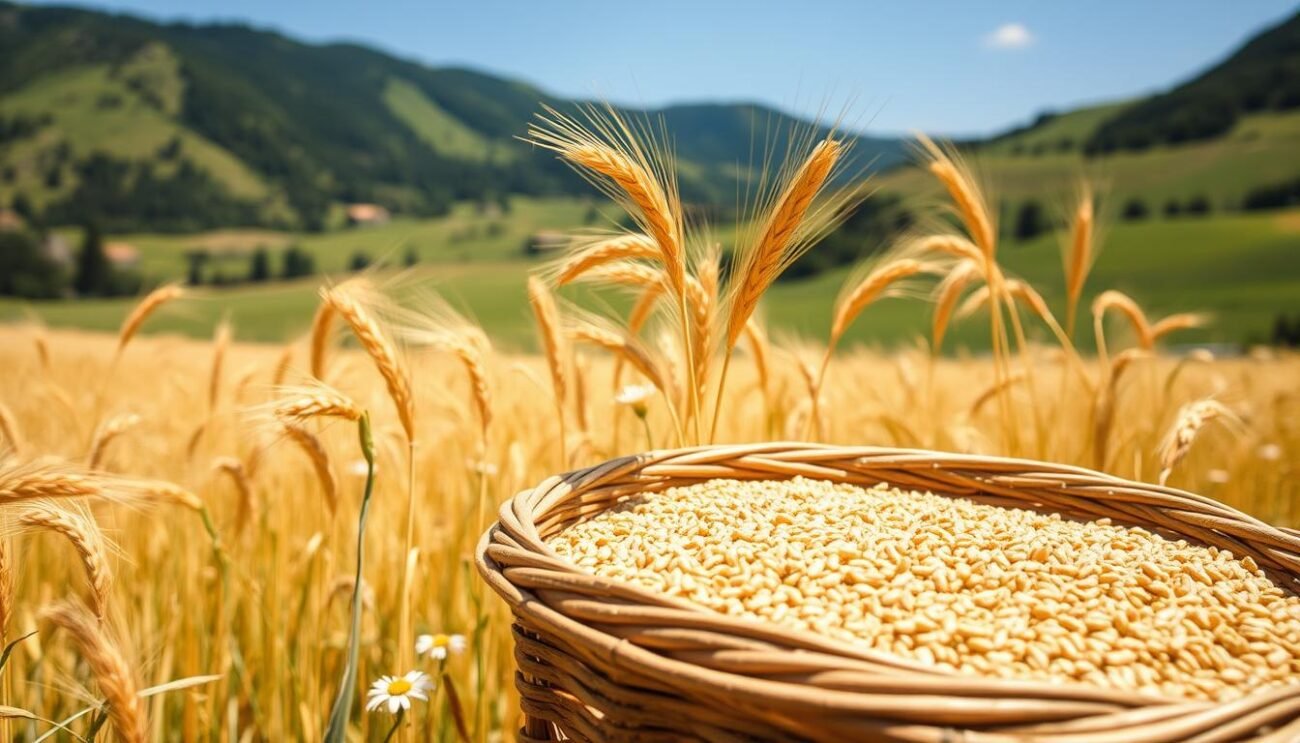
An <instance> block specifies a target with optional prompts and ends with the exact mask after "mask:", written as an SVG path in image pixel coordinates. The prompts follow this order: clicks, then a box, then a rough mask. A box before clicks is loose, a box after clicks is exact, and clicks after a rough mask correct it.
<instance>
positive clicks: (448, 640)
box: [415, 634, 466, 660]
mask: <svg viewBox="0 0 1300 743" xmlns="http://www.w3.org/2000/svg"><path fill="white" fill-rule="evenodd" d="M465 647H466V642H465V636H464V635H443V634H437V635H420V636H419V637H417V638H415V652H416V654H417V655H428V656H429V657H430V658H433V659H434V660H446V658H447V653H448V652H451V653H456V654H459V653H463V652H465Z"/></svg>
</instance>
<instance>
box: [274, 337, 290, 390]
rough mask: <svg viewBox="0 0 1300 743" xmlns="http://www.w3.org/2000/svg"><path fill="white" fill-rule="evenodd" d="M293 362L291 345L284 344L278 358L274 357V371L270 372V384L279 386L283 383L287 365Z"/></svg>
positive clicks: (287, 373)
mask: <svg viewBox="0 0 1300 743" xmlns="http://www.w3.org/2000/svg"><path fill="white" fill-rule="evenodd" d="M291 364H293V346H291V345H286V346H285V347H284V348H283V349H281V351H280V358H278V359H276V362H275V368H274V371H272V372H271V386H272V387H279V386H281V385H283V384H284V380H285V378H287V377H288V376H289V366H290V365H291Z"/></svg>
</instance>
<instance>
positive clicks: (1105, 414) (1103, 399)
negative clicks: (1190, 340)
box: [1092, 348, 1149, 470]
mask: <svg viewBox="0 0 1300 743" xmlns="http://www.w3.org/2000/svg"><path fill="white" fill-rule="evenodd" d="M1148 355H1149V354H1148V353H1147V352H1146V351H1143V350H1142V349H1140V348H1129V349H1126V350H1124V351H1122V352H1120V353H1118V354H1115V358H1113V359H1111V361H1110V363H1109V365H1108V366H1107V373H1106V379H1105V383H1104V384H1102V385H1101V386H1100V387H1099V390H1098V393H1097V399H1096V401H1095V402H1094V403H1093V414H1092V449H1093V466H1094V467H1095V468H1096V469H1098V470H1105V469H1106V463H1107V459H1108V456H1109V454H1110V428H1111V423H1112V421H1113V420H1114V418H1115V402H1116V400H1117V399H1118V397H1119V381H1120V378H1121V377H1123V376H1124V372H1125V371H1127V370H1128V368H1129V366H1131V365H1132V364H1133V362H1134V361H1137V360H1138V359H1141V358H1145V357H1146V356H1148Z"/></svg>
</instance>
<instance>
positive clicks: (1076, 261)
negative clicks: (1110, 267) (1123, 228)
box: [1064, 183, 1096, 336]
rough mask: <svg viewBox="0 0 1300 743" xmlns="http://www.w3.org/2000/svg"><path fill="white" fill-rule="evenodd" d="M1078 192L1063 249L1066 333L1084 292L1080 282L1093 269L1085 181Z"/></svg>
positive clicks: (1089, 197)
mask: <svg viewBox="0 0 1300 743" xmlns="http://www.w3.org/2000/svg"><path fill="white" fill-rule="evenodd" d="M1081 190H1082V193H1081V194H1080V195H1079V205H1078V206H1076V207H1075V209H1074V214H1073V216H1072V217H1071V219H1070V242H1069V248H1068V250H1066V251H1065V254H1064V256H1065V299H1066V318H1065V328H1066V333H1067V334H1069V335H1071V336H1073V335H1074V319H1075V315H1076V313H1077V311H1078V307H1079V298H1080V297H1082V296H1083V285H1084V284H1085V283H1086V282H1087V281H1088V272H1089V271H1090V270H1091V269H1092V263H1093V259H1094V258H1095V256H1094V251H1093V248H1094V245H1093V234H1094V231H1095V227H1096V225H1095V223H1094V222H1095V216H1094V214H1093V196H1092V188H1091V187H1090V186H1089V185H1088V184H1087V183H1084V184H1083V187H1082V189H1081Z"/></svg>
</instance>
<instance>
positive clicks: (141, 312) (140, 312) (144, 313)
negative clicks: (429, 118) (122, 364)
mask: <svg viewBox="0 0 1300 743" xmlns="http://www.w3.org/2000/svg"><path fill="white" fill-rule="evenodd" d="M183 293H184V290H183V289H181V287H180V286H179V285H178V284H167V285H166V286H160V287H158V288H157V289H154V290H153V291H151V292H149V293H148V294H147V295H145V298H144V299H142V300H140V302H139V304H137V305H136V306H135V308H134V309H132V310H131V313H130V314H128V315H127V316H126V319H125V320H123V321H122V327H121V328H120V329H119V330H118V332H117V352H118V353H121V352H122V349H124V348H126V344H128V343H130V342H131V339H132V338H134V337H135V334H136V333H137V332H138V331H139V330H140V326H141V325H143V324H144V321H145V320H148V319H149V316H150V315H152V314H153V313H154V312H157V311H158V308H160V307H162V306H163V305H164V304H166V303H168V302H170V301H172V300H174V299H177V298H178V297H180V296H181V295H182V294H183Z"/></svg>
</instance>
